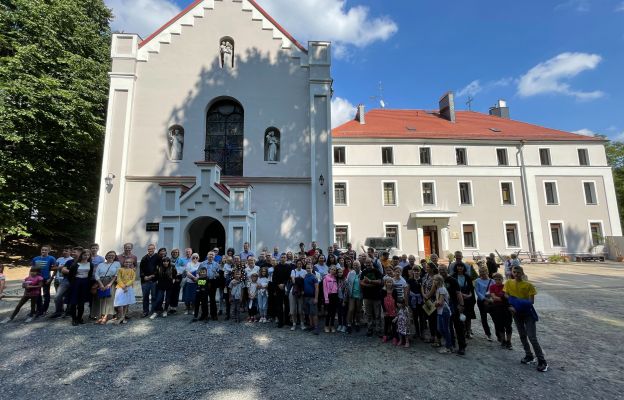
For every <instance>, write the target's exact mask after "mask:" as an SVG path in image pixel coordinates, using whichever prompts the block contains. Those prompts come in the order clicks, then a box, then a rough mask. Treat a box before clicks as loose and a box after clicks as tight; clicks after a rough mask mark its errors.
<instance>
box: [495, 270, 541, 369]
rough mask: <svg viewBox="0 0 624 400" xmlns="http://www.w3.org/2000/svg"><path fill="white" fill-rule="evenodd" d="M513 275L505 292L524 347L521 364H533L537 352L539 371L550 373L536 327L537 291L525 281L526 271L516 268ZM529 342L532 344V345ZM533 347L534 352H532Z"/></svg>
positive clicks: (504, 289) (507, 283) (505, 287)
mask: <svg viewBox="0 0 624 400" xmlns="http://www.w3.org/2000/svg"><path fill="white" fill-rule="evenodd" d="M511 273H512V276H513V279H508V280H507V281H506V282H505V286H504V287H503V291H504V292H505V298H506V299H507V300H508V301H509V304H510V305H509V310H510V311H511V313H512V315H513V319H514V321H515V323H516V329H518V335H519V336H520V341H521V342H522V346H523V347H524V353H525V356H524V358H523V359H522V360H520V362H521V363H522V364H531V363H533V361H534V360H535V359H534V358H533V352H535V356H536V357H537V370H538V371H540V372H546V371H548V363H547V362H546V359H545V358H544V353H543V352H542V347H541V346H540V344H539V342H538V341H537V329H536V327H535V323H536V322H537V314H536V313H535V310H534V309H533V302H534V301H535V295H536V294H537V290H535V286H533V284H532V283H531V282H529V281H526V280H525V279H524V278H525V275H524V270H523V269H522V267H521V266H519V265H516V266H514V267H513V268H512V270H511ZM527 337H528V339H527ZM529 341H530V342H531V344H530V345H529ZM531 346H533V351H531Z"/></svg>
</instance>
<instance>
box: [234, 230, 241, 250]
mask: <svg viewBox="0 0 624 400" xmlns="http://www.w3.org/2000/svg"><path fill="white" fill-rule="evenodd" d="M232 236H233V237H234V239H233V241H232V243H233V244H234V248H235V249H242V248H243V228H242V227H238V226H236V227H234V229H233V230H232Z"/></svg>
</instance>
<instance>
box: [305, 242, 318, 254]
mask: <svg viewBox="0 0 624 400" xmlns="http://www.w3.org/2000/svg"><path fill="white" fill-rule="evenodd" d="M316 246H317V244H316V241H315V240H313V241H312V248H311V249H310V250H308V251H306V254H307V255H308V256H313V255H314V254H316V250H317V248H316Z"/></svg>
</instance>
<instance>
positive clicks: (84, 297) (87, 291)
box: [69, 278, 91, 305]
mask: <svg viewBox="0 0 624 400" xmlns="http://www.w3.org/2000/svg"><path fill="white" fill-rule="evenodd" d="M90 300H91V280H90V279H89V278H76V279H74V281H73V282H72V283H71V286H70V287H69V304H71V305H76V304H84V303H88V302H89V301H90Z"/></svg>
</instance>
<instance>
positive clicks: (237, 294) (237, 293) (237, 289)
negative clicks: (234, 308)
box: [229, 279, 243, 300]
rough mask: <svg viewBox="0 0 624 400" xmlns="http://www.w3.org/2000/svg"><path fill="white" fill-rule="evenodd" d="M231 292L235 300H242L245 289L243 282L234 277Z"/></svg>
mask: <svg viewBox="0 0 624 400" xmlns="http://www.w3.org/2000/svg"><path fill="white" fill-rule="evenodd" d="M229 287H230V293H232V298H233V299H234V300H240V299H241V296H242V291H243V282H240V281H238V282H237V281H235V280H234V279H233V280H232V281H231V282H230V285H229Z"/></svg>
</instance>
